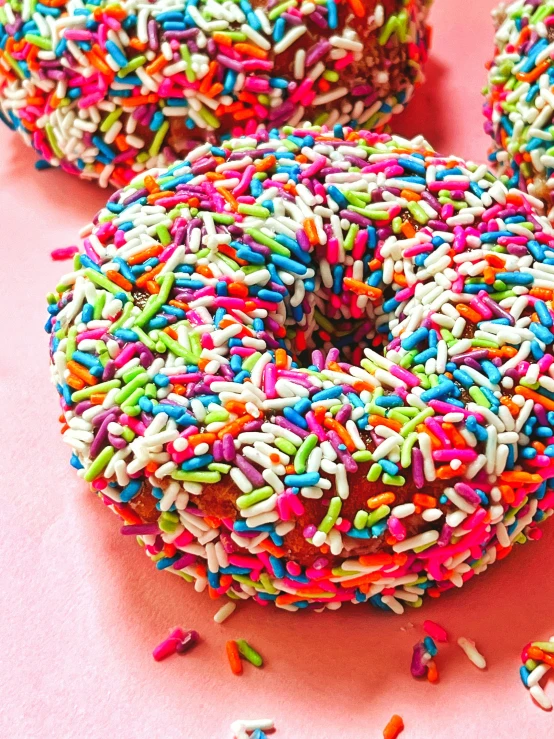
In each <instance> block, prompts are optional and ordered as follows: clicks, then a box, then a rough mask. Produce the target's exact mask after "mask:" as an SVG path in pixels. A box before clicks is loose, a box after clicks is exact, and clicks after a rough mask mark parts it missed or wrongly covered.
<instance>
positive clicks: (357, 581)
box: [340, 572, 382, 590]
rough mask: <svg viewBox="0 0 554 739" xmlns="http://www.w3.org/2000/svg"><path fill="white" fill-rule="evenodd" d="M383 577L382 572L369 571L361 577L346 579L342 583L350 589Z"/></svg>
mask: <svg viewBox="0 0 554 739" xmlns="http://www.w3.org/2000/svg"><path fill="white" fill-rule="evenodd" d="M381 577H382V575H381V573H380V572H368V573H366V574H365V575H360V577H353V578H352V579H351V580H345V581H344V582H341V583H340V585H342V587H343V588H346V589H347V590H349V589H350V588H357V587H358V586H359V585H367V584H371V583H372V582H377V580H380V579H381Z"/></svg>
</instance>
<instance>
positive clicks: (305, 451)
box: [294, 434, 317, 475]
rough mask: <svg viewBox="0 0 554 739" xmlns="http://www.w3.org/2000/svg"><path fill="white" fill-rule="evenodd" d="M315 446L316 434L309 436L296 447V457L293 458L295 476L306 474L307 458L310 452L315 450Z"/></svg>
mask: <svg viewBox="0 0 554 739" xmlns="http://www.w3.org/2000/svg"><path fill="white" fill-rule="evenodd" d="M316 446H317V436H316V434H310V435H309V436H307V437H306V438H305V439H304V441H303V442H302V444H301V445H300V446H299V447H298V451H297V452H296V456H295V458H294V471H295V472H296V474H298V475H302V474H303V473H304V472H306V462H307V461H308V457H309V456H310V454H311V452H312V450H313V449H315V447H316Z"/></svg>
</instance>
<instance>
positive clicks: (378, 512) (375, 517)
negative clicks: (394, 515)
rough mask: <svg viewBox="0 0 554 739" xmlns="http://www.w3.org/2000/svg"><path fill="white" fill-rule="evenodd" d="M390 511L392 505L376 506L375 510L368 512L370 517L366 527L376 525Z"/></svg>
mask: <svg viewBox="0 0 554 739" xmlns="http://www.w3.org/2000/svg"><path fill="white" fill-rule="evenodd" d="M383 477H384V475H383ZM389 513H390V506H388V505H380V506H379V508H376V509H375V510H374V511H371V513H370V514H368V517H367V520H366V527H367V528H368V529H370V528H371V527H372V526H375V524H376V523H377V522H378V521H380V520H381V519H382V518H385V516H388V515H389Z"/></svg>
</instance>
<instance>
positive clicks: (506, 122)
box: [484, 0, 554, 215]
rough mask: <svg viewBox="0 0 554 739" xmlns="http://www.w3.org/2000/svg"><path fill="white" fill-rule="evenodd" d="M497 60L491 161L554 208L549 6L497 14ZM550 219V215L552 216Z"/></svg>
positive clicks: (491, 91)
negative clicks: (553, 197)
mask: <svg viewBox="0 0 554 739" xmlns="http://www.w3.org/2000/svg"><path fill="white" fill-rule="evenodd" d="M493 18H494V22H495V26H496V35H495V49H494V58H493V59H492V61H491V62H490V64H489V65H488V67H489V75H488V85H487V88H486V90H485V97H486V102H485V105H484V113H485V118H486V123H485V131H486V132H487V133H488V134H489V135H490V136H491V137H492V139H493V150H492V153H491V156H490V159H491V161H492V162H493V163H494V164H495V165H497V166H498V169H499V172H500V173H501V174H502V175H505V176H506V177H507V178H508V180H509V186H513V187H519V188H520V189H523V190H528V191H529V192H530V193H531V194H532V195H534V196H535V197H538V198H541V199H542V200H544V202H545V203H546V205H547V207H548V208H549V210H551V209H552V205H553V199H552V195H553V191H554V178H553V174H554V148H553V137H552V125H553V123H554V97H553V96H552V92H551V88H552V83H553V80H554V59H553V51H554V46H553V43H554V12H552V7H551V5H550V4H549V3H546V2H541V1H540V0H535V1H534V2H528V1H526V0H516V2H512V3H507V4H506V3H502V4H501V5H500V6H499V7H498V8H497V10H496V11H494V12H493ZM550 215H551V214H550Z"/></svg>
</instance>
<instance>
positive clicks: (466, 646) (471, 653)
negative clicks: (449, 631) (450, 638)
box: [458, 636, 487, 670]
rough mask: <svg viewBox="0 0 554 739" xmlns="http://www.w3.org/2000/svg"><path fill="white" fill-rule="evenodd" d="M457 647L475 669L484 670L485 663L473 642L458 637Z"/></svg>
mask: <svg viewBox="0 0 554 739" xmlns="http://www.w3.org/2000/svg"><path fill="white" fill-rule="evenodd" d="M458 646H459V647H461V649H462V650H463V651H464V652H465V653H466V655H467V657H468V659H469V661H470V662H472V663H473V664H474V665H475V667H478V668H479V669H480V670H484V669H485V668H486V666H487V662H486V660H485V658H484V657H483V655H482V654H481V653H480V652H479V650H478V649H477V647H476V646H475V642H474V641H472V640H471V639H468V638H467V637H465V636H460V637H459V639H458Z"/></svg>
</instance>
